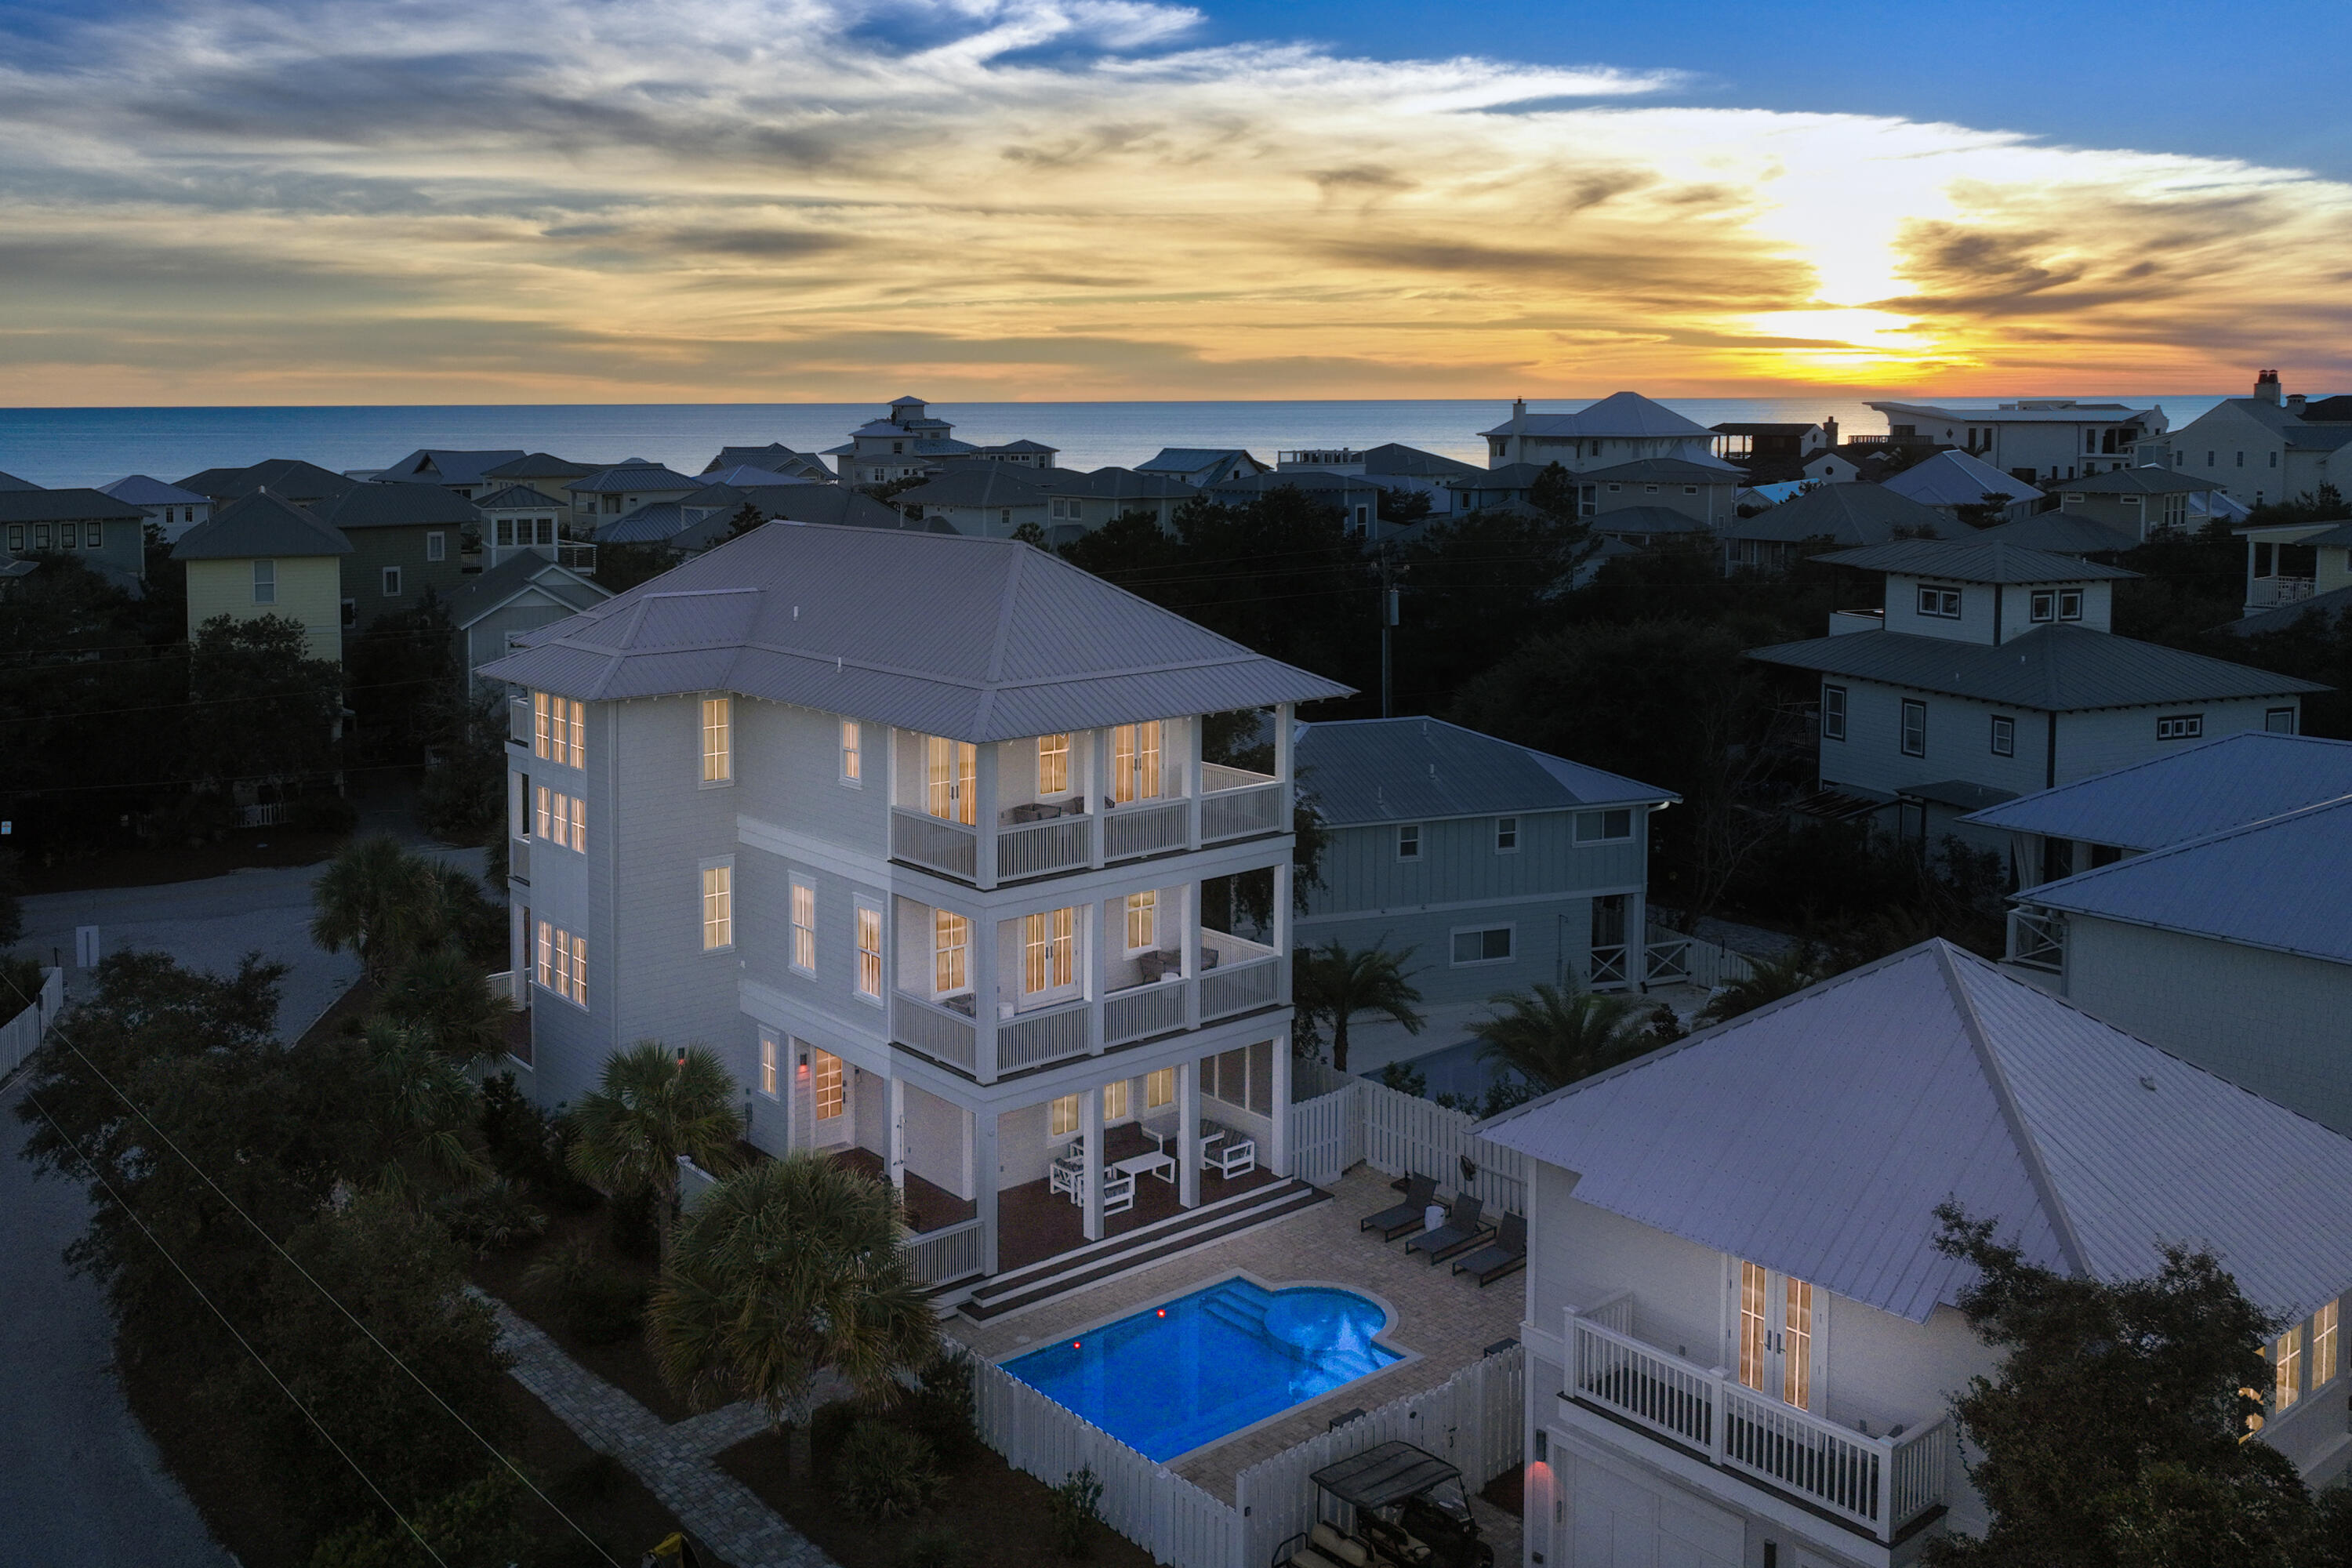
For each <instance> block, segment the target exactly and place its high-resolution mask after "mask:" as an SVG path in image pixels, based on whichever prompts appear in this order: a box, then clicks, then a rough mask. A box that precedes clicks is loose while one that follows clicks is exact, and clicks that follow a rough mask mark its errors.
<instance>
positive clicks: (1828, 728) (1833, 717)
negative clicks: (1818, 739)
mask: <svg viewBox="0 0 2352 1568" xmlns="http://www.w3.org/2000/svg"><path fill="white" fill-rule="evenodd" d="M1832 698H1834V699H1835V701H1832ZM1832 709H1834V710H1835V712H1834V714H1832ZM1845 727H1846V700H1845V688H1844V687H1843V686H1823V687H1822V740H1824V741H1843V740H1844V739H1845Z"/></svg>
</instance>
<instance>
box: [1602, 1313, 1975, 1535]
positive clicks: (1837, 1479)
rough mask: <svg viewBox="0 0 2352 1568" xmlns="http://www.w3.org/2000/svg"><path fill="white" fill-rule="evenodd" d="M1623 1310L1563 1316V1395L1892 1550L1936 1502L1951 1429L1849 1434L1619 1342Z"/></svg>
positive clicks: (1936, 1425) (1707, 1372)
mask: <svg viewBox="0 0 2352 1568" xmlns="http://www.w3.org/2000/svg"><path fill="white" fill-rule="evenodd" d="M1632 1307H1633V1302H1632V1300H1631V1298H1630V1297H1620V1298H1618V1299H1617V1300H1614V1301H1612V1302H1611V1303H1608V1304H1607V1305H1605V1306H1604V1307H1602V1308H1598V1309H1595V1310H1591V1311H1580V1310H1577V1309H1576V1308H1573V1307H1571V1308H1570V1309H1569V1310H1568V1313H1567V1330H1568V1331H1567V1336H1566V1350H1567V1357H1568V1365H1567V1367H1566V1368H1565V1369H1564V1370H1565V1372H1566V1374H1567V1383H1568V1388H1567V1394H1568V1396H1569V1397H1570V1398H1571V1399H1575V1400H1580V1401H1582V1402H1583V1403H1586V1404H1589V1405H1595V1406H1598V1407H1599V1408H1601V1409H1603V1410H1606V1411H1608V1412H1609V1413H1611V1414H1612V1415H1617V1416H1620V1417H1622V1419H1624V1420H1626V1421H1628V1422H1630V1423H1632V1424H1633V1425H1634V1426H1640V1427H1643V1428H1645V1429H1647V1430H1649V1431H1651V1432H1654V1433H1656V1434H1657V1435H1658V1436H1662V1437H1665V1438H1669V1439H1671V1440H1672V1441H1674V1442H1675V1443H1679V1444H1681V1445H1683V1446H1684V1447H1688V1448H1691V1449H1695V1450H1696V1451H1697V1452H1698V1453H1701V1454H1704V1455H1705V1456H1706V1458H1707V1459H1708V1461H1709V1462H1710V1463H1712V1464H1715V1465H1717V1466H1719V1467H1720V1468H1724V1469H1727V1470H1730V1471H1734V1472H1737V1473H1740V1474H1744V1475H1747V1476H1750V1477H1753V1478H1754V1479H1758V1480H1760V1481H1763V1482H1765V1483H1766V1484H1768V1485H1770V1486H1773V1487H1777V1488H1780V1489H1781V1490H1783V1491H1788V1492H1793V1493H1795V1494H1796V1495H1797V1496H1798V1497H1800V1498H1802V1499H1803V1500H1806V1501H1807V1502H1809V1503H1811V1504H1812V1505H1814V1506H1815V1507H1817V1508H1819V1509H1821V1510H1823V1511H1825V1512H1827V1513H1829V1514H1832V1516H1834V1517H1836V1518H1839V1519H1842V1520H1844V1521H1847V1522H1849V1523H1851V1524H1854V1525H1858V1526H1860V1527H1861V1528H1862V1529H1864V1530H1865V1531H1869V1532H1870V1533H1871V1534H1872V1535H1873V1536H1874V1537H1876V1538H1877V1539H1878V1540H1879V1541H1882V1542H1892V1541H1893V1540H1894V1539H1895V1536H1896V1535H1897V1534H1898V1533H1899V1532H1900V1531H1902V1529H1903V1527H1904V1526H1906V1525H1907V1524H1909V1523H1910V1522H1911V1521H1913V1520H1914V1519H1916V1518H1917V1517H1918V1516H1919V1515H1920V1514H1922V1513H1925V1512H1926V1511H1927V1510H1929V1509H1931V1508H1935V1507H1937V1506H1938V1505H1940V1504H1941V1503H1943V1502H1944V1501H1945V1497H1946V1491H1947V1489H1948V1487H1949V1485H1950V1479H1951V1470H1952V1461H1953V1442H1954V1435H1953V1430H1952V1422H1951V1417H1950V1416H1948V1415H1944V1416H1939V1417H1937V1419H1935V1420H1933V1421H1930V1422H1928V1423H1927V1424H1926V1425H1924V1426H1918V1427H1916V1428H1906V1427H1897V1428H1895V1430H1894V1431H1893V1432H1891V1433H1889V1434H1888V1435H1886V1436H1879V1437H1874V1436H1869V1435H1868V1434H1867V1433H1866V1432H1863V1431H1860V1430H1855V1429H1849V1428H1847V1427H1844V1426H1838V1425H1836V1424H1835V1423H1833V1422H1830V1421H1826V1420H1823V1419H1822V1417H1821V1416H1819V1415H1814V1414H1813V1413H1812V1412H1811V1411H1808V1410H1800V1409H1798V1408H1797V1407H1796V1406H1794V1405H1786V1404H1783V1403H1781V1402H1780V1401H1779V1400H1777V1399H1774V1398H1772V1397H1771V1396H1770V1395H1769V1394H1763V1393H1759V1391H1757V1390H1755V1389H1751V1388H1747V1387H1744V1386H1742V1385H1741V1384H1740V1383H1739V1381H1738V1379H1737V1378H1735V1377H1733V1376H1732V1375H1731V1374H1730V1373H1728V1372H1727V1371H1726V1370H1725V1369H1723V1368H1721V1367H1712V1368H1709V1367H1702V1366H1700V1365H1698V1364H1697V1363H1694V1362H1687V1361H1685V1360H1683V1359H1682V1358H1680V1357H1679V1356H1673V1355H1668V1354H1667V1353H1666V1352H1664V1351H1661V1350H1658V1349H1656V1348H1655V1347H1654V1346H1651V1345H1648V1344H1644V1343H1643V1342H1642V1341H1640V1340H1638V1339H1636V1338H1634V1337H1633V1334H1632V1333H1631V1332H1630V1328H1631V1324H1632V1315H1633V1314H1632Z"/></svg>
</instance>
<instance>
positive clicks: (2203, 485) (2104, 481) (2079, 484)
mask: <svg viewBox="0 0 2352 1568" xmlns="http://www.w3.org/2000/svg"><path fill="white" fill-rule="evenodd" d="M2050 488H2051V489H2053V490H2056V491H2058V492H2059V493H2060V494H2062V495H2094V496H2155V495H2173V494H2186V493H2188V492H2189V491H2191V490H2218V489H2223V488H2224V487H2223V486H2222V485H2221V483H2220V482H2219V481H2218V480H2214V479H2193V478H2191V477H2190V476H2189V475H2187V474H2184V473H2177V472H2175V471H2174V470H2172V469H2170V468H2116V469H2114V470H2112V471H2110V472H2107V473H2104V474H2094V475H2090V476H2088V477H2086V478H2084V479H2059V480H2056V481H2054V482H2053V484H2052V485H2051V487H2050Z"/></svg>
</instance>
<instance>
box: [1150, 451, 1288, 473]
mask: <svg viewBox="0 0 2352 1568" xmlns="http://www.w3.org/2000/svg"><path fill="white" fill-rule="evenodd" d="M1236 458H1246V459H1247V460H1248V461H1250V462H1252V463H1257V466H1258V467H1259V468H1264V467H1265V464H1263V463H1258V462H1257V459H1256V458H1252V457H1250V455H1249V454H1248V453H1247V452H1245V451H1244V450H1242V448H1240V447H1160V450H1159V451H1158V452H1156V453H1154V454H1153V455H1152V456H1150V457H1149V458H1145V459H1144V460H1143V461H1142V462H1140V463H1138V464H1136V465H1135V471H1136V472H1137V473H1139V474H1190V473H1193V472H1196V471H1198V470H1200V469H1202V468H1215V467H1216V466H1217V465H1218V464H1220V463H1227V462H1232V461H1234V459H1236Z"/></svg>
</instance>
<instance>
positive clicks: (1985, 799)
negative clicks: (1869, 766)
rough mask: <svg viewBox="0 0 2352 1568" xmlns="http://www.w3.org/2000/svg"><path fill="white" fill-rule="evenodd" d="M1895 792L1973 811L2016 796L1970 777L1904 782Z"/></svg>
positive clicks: (2010, 791) (1908, 798) (1913, 798)
mask: <svg viewBox="0 0 2352 1568" xmlns="http://www.w3.org/2000/svg"><path fill="white" fill-rule="evenodd" d="M1895 794H1896V795H1901V796H1903V797H1904V798H1905V799H1906V800H1924V801H1929V802H1932V803H1934V804H1935V805H1948V806H1951V807H1953V808H1955V809H1956V810H1959V811H1975V810H1978V809H1979V808H1981V807H1984V806H1988V805H1996V804H1997V803H1999V802H2000V801H2004V800H2014V799H2016V798H2017V792H2016V791H2015V790H2013V789H1996V788H1994V787H1993V786H1992V785H1991V784H1978V783H1976V782H1975V781H1974V780H1972V779H1937V780H1935V781H1934V782H1933V783H1930V784H1906V785H1904V786H1903V787H1902V788H1901V789H1899V790H1896V791H1895Z"/></svg>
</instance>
